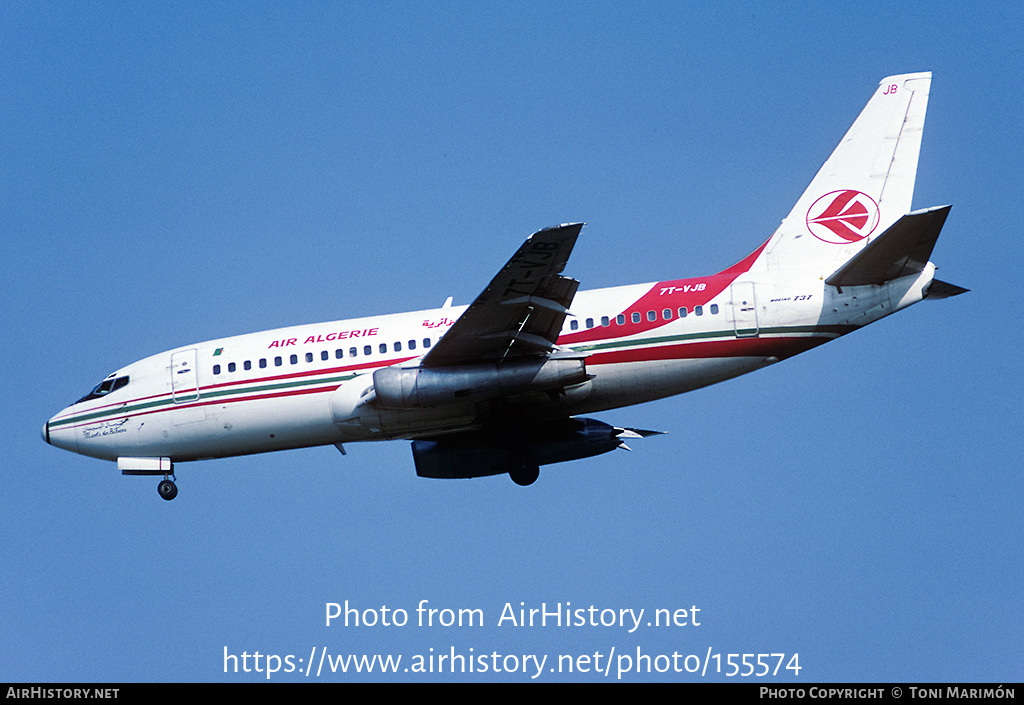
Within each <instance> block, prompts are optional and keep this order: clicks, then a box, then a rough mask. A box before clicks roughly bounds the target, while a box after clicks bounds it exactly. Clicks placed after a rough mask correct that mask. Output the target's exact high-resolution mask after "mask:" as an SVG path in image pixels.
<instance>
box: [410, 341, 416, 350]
mask: <svg viewBox="0 0 1024 705" xmlns="http://www.w3.org/2000/svg"><path fill="white" fill-rule="evenodd" d="M409 349H410V350H415V349H416V341H415V340H410V341H409Z"/></svg>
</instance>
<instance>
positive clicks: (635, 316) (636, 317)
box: [632, 311, 640, 323]
mask: <svg viewBox="0 0 1024 705" xmlns="http://www.w3.org/2000/svg"><path fill="white" fill-rule="evenodd" d="M632 318H633V323H639V322H640V312H639V311H633V316H632Z"/></svg>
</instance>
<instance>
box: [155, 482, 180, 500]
mask: <svg viewBox="0 0 1024 705" xmlns="http://www.w3.org/2000/svg"><path fill="white" fill-rule="evenodd" d="M156 491H157V492H159V493H160V496H161V497H162V498H163V499H166V500H167V501H168V502H170V501H171V500H172V499H174V498H175V497H177V496H178V486H177V485H176V484H174V481H173V480H161V481H160V484H159V485H157V486H156Z"/></svg>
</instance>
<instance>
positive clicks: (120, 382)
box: [75, 375, 128, 404]
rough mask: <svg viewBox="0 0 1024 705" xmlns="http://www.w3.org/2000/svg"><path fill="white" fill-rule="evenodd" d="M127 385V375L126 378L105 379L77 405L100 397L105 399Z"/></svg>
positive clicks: (77, 402)
mask: <svg viewBox="0 0 1024 705" xmlns="http://www.w3.org/2000/svg"><path fill="white" fill-rule="evenodd" d="M127 384H128V375H125V376H124V377H117V378H113V377H108V378H107V379H105V380H103V381H102V382H100V383H99V384H97V385H96V386H95V387H94V388H93V390H92V391H91V392H89V393H88V394H86V395H85V396H84V397H82V398H81V399H79V400H78V401H76V402H75V403H76V404H80V403H81V402H83V401H89V400H90V399H99V398H100V397H105V396H106V395H108V394H110V393H111V392H116V391H117V390H118V389H120V388H121V387H123V386H125V385H127Z"/></svg>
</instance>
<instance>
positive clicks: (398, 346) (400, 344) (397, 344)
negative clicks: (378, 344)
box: [395, 340, 402, 352]
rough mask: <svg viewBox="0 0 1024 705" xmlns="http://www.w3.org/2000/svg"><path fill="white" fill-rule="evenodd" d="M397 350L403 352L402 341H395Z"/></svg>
mask: <svg viewBox="0 0 1024 705" xmlns="http://www.w3.org/2000/svg"><path fill="white" fill-rule="evenodd" d="M395 352H402V341H400V340H396V341H395Z"/></svg>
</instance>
